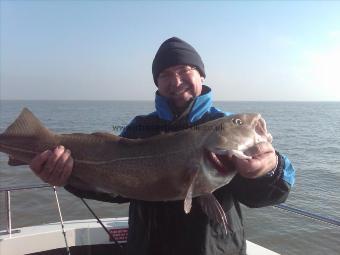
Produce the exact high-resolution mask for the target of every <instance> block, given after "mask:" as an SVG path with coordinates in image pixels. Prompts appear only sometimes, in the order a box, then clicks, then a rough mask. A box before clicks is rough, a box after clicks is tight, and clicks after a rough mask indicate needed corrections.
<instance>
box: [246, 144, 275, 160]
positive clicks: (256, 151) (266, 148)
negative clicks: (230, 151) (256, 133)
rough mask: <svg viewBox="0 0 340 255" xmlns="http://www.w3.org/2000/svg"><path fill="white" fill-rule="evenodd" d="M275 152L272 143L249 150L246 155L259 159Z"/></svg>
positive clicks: (257, 145) (258, 145)
mask: <svg viewBox="0 0 340 255" xmlns="http://www.w3.org/2000/svg"><path fill="white" fill-rule="evenodd" d="M271 152H275V150H274V148H273V146H272V144H271V143H267V142H262V143H258V144H256V145H255V146H253V147H250V148H249V149H247V150H246V151H245V152H244V153H245V154H246V155H248V156H252V157H257V156H259V155H262V154H265V153H271Z"/></svg>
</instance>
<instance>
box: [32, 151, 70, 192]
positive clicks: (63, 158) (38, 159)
mask: <svg viewBox="0 0 340 255" xmlns="http://www.w3.org/2000/svg"><path fill="white" fill-rule="evenodd" d="M30 168H31V169H32V170H33V172H34V173H35V174H36V175H37V176H38V177H40V179H42V180H43V181H44V182H47V183H49V184H51V185H53V186H65V185H66V183H67V180H68V178H69V177H70V175H71V173H72V169H73V158H72V157H71V151H70V150H67V149H65V148H64V146H62V145H59V146H57V147H56V148H55V149H54V150H53V151H50V150H46V151H44V152H42V153H40V154H38V155H37V156H35V157H34V158H33V159H32V161H31V164H30Z"/></svg>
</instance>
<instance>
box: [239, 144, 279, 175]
mask: <svg viewBox="0 0 340 255" xmlns="http://www.w3.org/2000/svg"><path fill="white" fill-rule="evenodd" d="M245 154H246V155H251V156H252V158H251V159H240V158H237V157H235V156H234V157H233V158H232V161H233V163H234V166H235V169H236V170H237V171H238V173H239V174H240V175H241V176H243V177H245V178H257V177H260V176H263V175H265V174H266V173H268V172H270V171H272V170H273V169H274V168H275V167H276V166H277V160H278V159H277V156H276V154H275V149H274V147H273V146H272V144H271V143H265V142H264V143H259V144H257V145H255V146H254V147H251V148H250V149H248V150H247V151H245Z"/></svg>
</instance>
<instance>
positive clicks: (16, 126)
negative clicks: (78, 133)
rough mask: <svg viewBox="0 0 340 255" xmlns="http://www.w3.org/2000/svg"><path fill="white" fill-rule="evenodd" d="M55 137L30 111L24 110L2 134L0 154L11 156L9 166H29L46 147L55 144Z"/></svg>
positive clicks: (0, 135)
mask: <svg viewBox="0 0 340 255" xmlns="http://www.w3.org/2000/svg"><path fill="white" fill-rule="evenodd" d="M54 137H55V135H54V134H53V133H52V132H51V131H50V130H48V129H47V128H46V127H44V126H43V124H42V123H41V122H40V121H39V120H38V118H37V117H35V116H34V115H33V113H32V112H31V111H30V110H28V109H27V108H24V109H23V110H22V111H21V113H20V115H19V116H18V118H17V119H16V120H15V121H14V122H13V123H12V124H11V125H10V126H9V127H8V128H7V129H6V130H5V132H3V133H2V134H0V152H3V153H6V154H8V155H9V156H10V158H9V162H8V164H9V165H22V164H25V163H26V164H28V163H29V162H30V161H31V159H32V158H33V157H34V156H35V155H36V154H38V153H39V152H42V151H43V150H44V147H46V146H47V145H51V144H54V140H55V138H54ZM45 149H47V148H45Z"/></svg>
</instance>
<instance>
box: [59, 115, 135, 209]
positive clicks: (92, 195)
mask: <svg viewBox="0 0 340 255" xmlns="http://www.w3.org/2000/svg"><path fill="white" fill-rule="evenodd" d="M135 123H136V118H135V119H133V120H132V121H131V122H130V124H129V125H127V126H126V127H125V128H124V130H123V131H122V133H121V134H120V136H122V137H126V138H137V137H136V134H134V133H133V132H132V131H133V130H135V128H133V127H134V126H135V125H136V124H135ZM64 188H65V189H66V190H67V191H68V192H70V193H72V194H73V195H75V196H77V197H80V198H86V199H92V200H98V201H103V202H110V203H119V204H120V203H127V202H130V199H128V198H125V197H122V196H114V195H112V194H108V193H104V192H94V191H84V190H80V189H77V188H75V187H72V186H71V185H66V186H65V187H64Z"/></svg>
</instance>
